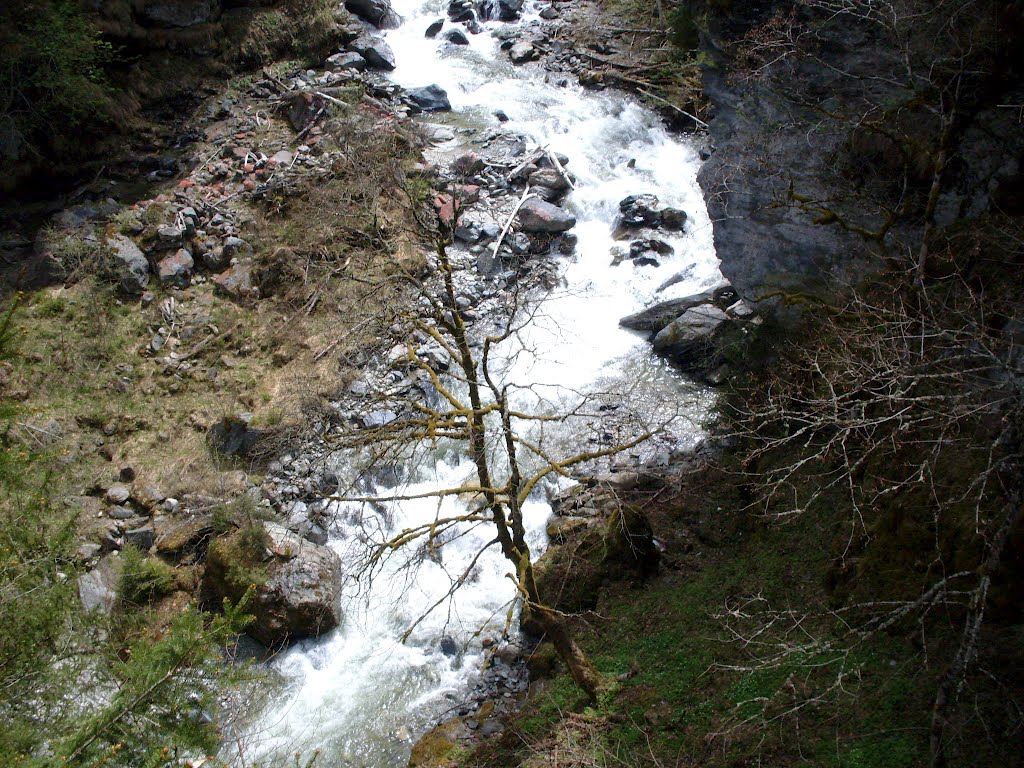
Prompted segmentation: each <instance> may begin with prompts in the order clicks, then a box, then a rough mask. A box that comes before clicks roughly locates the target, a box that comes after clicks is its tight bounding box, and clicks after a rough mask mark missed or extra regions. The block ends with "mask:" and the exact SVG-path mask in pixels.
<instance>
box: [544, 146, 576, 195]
mask: <svg viewBox="0 0 1024 768" xmlns="http://www.w3.org/2000/svg"><path fill="white" fill-rule="evenodd" d="M544 154H545V156H546V157H547V158H548V162H549V163H551V167H552V168H554V169H555V170H556V171H558V173H559V174H560V175H561V177H562V178H563V179H565V183H566V184H568V185H569V189H576V185H575V184H573V183H572V179H570V178H569V174H568V173H566V172H565V168H563V167H562V164H561V163H560V162H558V158H557V157H555V153H554V152H552V151H551V150H550V149H545V150H544Z"/></svg>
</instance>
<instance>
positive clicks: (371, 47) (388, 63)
mask: <svg viewBox="0 0 1024 768" xmlns="http://www.w3.org/2000/svg"><path fill="white" fill-rule="evenodd" d="M349 48H350V49H351V50H353V51H355V52H356V53H358V54H359V55H360V56H362V57H363V58H364V59H365V60H366V66H368V67H369V68H370V69H383V70H386V71H389V72H390V71H391V70H393V69H394V68H395V52H394V51H392V50H391V46H390V45H388V44H387V43H386V42H384V39H383V38H380V37H375V36H372V35H360V36H359V37H357V38H356V39H355V40H354V41H353V42H352V44H351V45H349Z"/></svg>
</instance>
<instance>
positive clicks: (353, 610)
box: [235, 0, 722, 768]
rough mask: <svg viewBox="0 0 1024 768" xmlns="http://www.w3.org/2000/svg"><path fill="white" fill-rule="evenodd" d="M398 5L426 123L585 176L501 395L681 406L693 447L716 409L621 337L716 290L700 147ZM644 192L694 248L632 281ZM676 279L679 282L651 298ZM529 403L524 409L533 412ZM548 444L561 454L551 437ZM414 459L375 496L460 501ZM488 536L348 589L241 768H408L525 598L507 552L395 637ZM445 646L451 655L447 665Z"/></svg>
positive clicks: (344, 522)
mask: <svg viewBox="0 0 1024 768" xmlns="http://www.w3.org/2000/svg"><path fill="white" fill-rule="evenodd" d="M393 5H394V7H395V10H396V11H397V12H398V13H399V14H400V15H401V16H402V17H403V24H402V25H401V27H400V28H398V29H395V30H390V31H388V32H387V33H386V37H387V41H388V43H389V44H390V45H391V47H392V49H393V50H394V52H395V56H396V60H397V68H396V69H395V71H394V72H393V73H391V74H392V79H393V80H394V82H395V83H397V84H399V85H402V86H405V87H417V86H424V85H430V84H438V85H440V86H441V87H442V88H444V89H445V91H447V93H448V96H449V99H450V101H451V103H452V107H453V113H452V114H451V115H449V116H440V117H439V116H437V115H432V116H430V117H429V118H428V121H432V122H446V121H447V122H449V123H451V124H452V125H459V126H464V125H467V124H468V125H471V126H473V127H475V128H478V129H482V130H495V129H497V128H498V127H499V123H498V120H497V119H496V117H495V116H494V113H495V112H496V111H497V110H501V111H503V112H504V113H505V114H506V115H507V116H508V117H509V121H508V122H507V123H505V124H504V125H502V126H501V128H502V129H503V130H505V131H508V132H514V133H517V134H520V135H522V136H524V137H525V138H526V143H527V146H528V147H533V146H547V147H548V148H550V149H551V150H554V151H557V152H561V153H563V154H565V155H567V156H568V157H569V163H568V166H567V167H568V169H569V170H570V171H571V172H572V173H573V174H574V175H575V177H576V186H577V189H576V190H575V191H574V192H573V193H571V194H570V196H569V198H568V200H567V201H566V202H565V203H564V206H565V207H566V208H568V209H569V210H571V211H572V213H573V214H574V215H575V216H576V217H577V221H578V223H577V226H576V227H575V229H574V230H573V232H574V233H575V234H576V235H578V237H579V241H578V245H577V248H576V253H575V255H574V256H572V257H559V258H560V259H561V262H562V264H561V275H562V277H563V280H564V286H565V287H564V289H563V290H560V291H558V292H557V293H555V294H553V295H552V296H551V297H550V298H549V299H547V300H546V301H545V305H544V311H543V312H541V313H538V315H537V316H536V317H535V318H534V320H533V321H532V322H531V324H530V325H529V326H528V328H527V329H526V331H525V333H524V334H522V336H521V338H520V339H519V341H518V344H519V345H520V346H518V347H516V349H515V350H514V352H516V353H517V354H513V353H511V352H510V353H509V355H508V358H507V360H506V363H505V364H504V369H503V371H502V375H503V377H504V379H505V380H506V381H514V382H520V383H530V384H539V385H547V387H546V391H547V392H548V394H547V395H546V396H545V397H547V398H548V399H553V400H555V401H558V400H564V401H566V402H568V401H570V400H572V399H573V398H576V397H578V396H579V395H578V394H577V393H578V392H585V391H593V390H601V391H612V392H617V393H619V395H620V396H621V397H622V398H623V399H626V400H628V402H629V404H630V406H631V407H632V408H634V409H636V410H639V411H643V412H647V413H648V414H649V415H650V416H651V418H657V415H658V413H657V412H658V411H659V409H662V410H663V409H664V408H665V407H666V406H667V405H670V404H674V403H679V402H683V403H685V407H684V408H683V409H682V412H681V413H680V416H679V418H677V419H676V422H675V423H674V424H673V425H672V429H671V431H672V432H673V433H674V438H675V443H676V444H677V445H679V446H681V447H686V446H687V445H692V443H693V442H694V441H695V440H696V439H697V437H698V436H699V426H697V424H699V421H700V419H701V417H702V415H703V414H705V413H706V412H707V409H708V407H709V405H708V404H709V399H708V395H707V394H706V393H705V392H703V391H702V390H701V389H700V388H697V387H695V386H694V385H692V384H691V383H689V382H687V381H686V380H684V379H683V378H682V377H680V376H679V375H677V374H676V373H674V372H673V371H672V370H671V368H670V367H668V366H667V365H666V364H665V363H663V362H662V361H660V360H659V359H658V358H656V357H655V356H654V355H653V354H652V353H651V350H650V345H649V344H648V343H647V341H646V340H645V339H644V338H642V337H641V336H639V335H637V334H634V333H630V332H628V331H624V330H622V329H620V328H619V326H618V322H617V321H618V319H619V318H620V317H622V316H623V315H626V314H629V313H631V312H635V311H636V310H637V309H639V308H642V307H643V306H645V305H647V304H650V303H653V302H654V301H658V300H663V299H668V298H673V297H677V296H685V295H689V294H693V293H697V292H699V291H701V290H704V289H706V288H709V287H714V286H716V285H718V284H720V283H721V282H722V278H721V274H720V273H719V270H718V260H717V258H716V256H715V252H714V247H713V242H712V231H711V224H710V221H709V219H708V215H707V210H706V207H705V204H704V200H703V198H702V196H701V191H700V189H699V188H698V186H697V181H696V174H697V170H698V167H699V165H700V159H699V156H698V150H697V146H696V145H695V144H694V143H693V141H692V140H691V139H690V138H688V137H685V136H677V135H672V134H670V133H669V132H667V131H666V130H665V129H664V128H663V127H662V125H661V122H660V120H659V118H658V116H657V115H656V114H655V113H653V112H652V111H650V110H649V109H647V108H646V107H645V106H643V105H641V104H640V103H638V102H637V101H636V100H634V99H633V98H631V97H629V96H626V95H623V94H620V93H616V92H612V91H604V92H591V91H586V90H584V89H582V88H581V87H579V86H578V85H576V84H575V83H569V84H566V85H564V86H560V85H559V84H557V83H556V82H549V81H548V79H546V78H545V74H546V73H545V71H544V70H543V69H542V68H541V66H540V65H538V64H528V65H524V66H521V67H516V66H513V65H512V64H511V63H510V62H509V60H508V57H507V55H506V54H505V53H504V52H502V51H500V50H499V40H497V39H496V38H495V37H493V36H492V35H491V34H489V32H491V31H492V30H494V29H497V28H499V27H502V26H505V25H503V24H500V23H496V22H488V23H486V24H485V26H486V27H487V30H486V31H485V32H484V33H483V34H478V35H470V36H469V37H470V45H468V46H454V45H450V44H446V43H445V42H444V41H443V40H441V39H440V38H439V39H428V38H426V37H425V36H424V30H425V29H426V27H427V26H428V25H429V24H430V23H431V22H433V21H434V20H436V19H438V18H442V17H444V16H445V13H444V10H445V7H446V5H447V4H446V3H443V2H441V1H440V0H394V2H393ZM536 11H537V8H536V7H535V6H534V5H533V4H532V3H531V2H528V3H527V7H526V8H525V9H524V18H523V21H521V22H518V23H520V24H526V23H528V22H529V21H530V20H531V19H536V18H537V17H536ZM446 28H448V27H447V25H446ZM457 141H458V140H457V139H456V140H452V142H451V143H453V144H454V143H455V142H457ZM647 192H650V193H654V194H656V195H657V196H658V197H659V199H660V201H661V204H662V205H663V206H672V207H676V208H681V209H683V210H685V211H686V212H687V214H688V217H689V218H688V222H687V225H686V228H685V231H684V232H681V233H676V234H675V235H674V236H673V235H672V234H670V233H664V232H663V233H660V234H659V237H660V238H662V239H664V240H666V241H668V242H669V243H670V244H671V245H672V246H673V248H674V254H673V255H671V256H669V257H667V258H666V259H664V260H663V263H662V265H661V266H660V267H657V268H654V267H636V266H633V265H632V264H631V263H630V262H629V261H628V260H627V261H625V262H623V263H622V264H620V265H619V266H611V257H610V255H609V250H610V248H611V247H612V246H613V245H614V244H615V242H616V241H615V240H614V239H613V238H612V229H613V226H614V220H615V217H616V215H617V213H618V201H619V200H621V199H622V198H624V197H626V196H627V195H631V194H637V193H647ZM537 258H549V257H537ZM677 273H682V274H684V275H685V279H683V280H681V281H680V282H678V283H677V284H676V285H674V286H672V288H670V289H668V290H666V291H662V292H661V293H658V294H656V293H655V291H656V289H657V288H658V286H659V285H661V284H662V283H663V282H664V281H665V280H666V279H667V278H669V277H670V276H672V275H674V274H677ZM528 392H529V390H524V394H523V395H522V397H525V398H527V399H528V398H529V397H530V395H529V394H528ZM551 392H555V393H556V394H555V395H554V396H552V395H551V394H550V393H551ZM526 405H527V406H528V405H530V404H529V403H526ZM672 407H673V408H674V407H675V406H674V405H673V406H672ZM550 429H551V428H549V430H550ZM548 437H549V438H553V439H554V440H555V442H556V443H557V442H558V439H559V436H558V435H557V434H555V435H549V436H548ZM578 437H579V436H578V435H574V434H566V435H562V436H561V440H562V441H563V442H565V443H568V444H570V445H571V444H572V443H573V442H574V441H575V440H577V439H578ZM414 456H415V461H410V462H409V463H408V465H407V467H406V471H405V473H404V477H403V481H402V482H401V483H399V484H398V485H397V486H393V487H392V488H389V487H386V486H385V485H384V484H383V483H379V484H378V485H377V486H376V488H375V492H376V493H377V494H379V495H381V496H387V495H388V494H390V493H401V494H403V495H410V494H415V493H417V492H421V491H429V490H430V489H433V488H443V487H452V486H458V485H459V484H461V483H462V482H463V481H464V480H465V479H466V478H467V477H469V476H471V475H472V474H473V467H472V465H471V464H470V463H469V461H468V459H467V458H466V457H465V456H464V455H460V453H459V451H458V450H456V449H455V448H453V447H452V446H448V447H445V448H438V449H437V450H428V449H420V450H418V451H416V452H415V454H414ZM338 463H339V472H344V473H348V474H349V475H355V474H358V472H359V469H360V467H359V466H358V457H356V456H341V457H339V459H338ZM547 490H548V491H550V490H551V488H550V487H548V488H547ZM459 503H460V502H458V501H457V500H456V499H455V498H454V497H451V498H448V499H446V500H445V501H444V503H443V505H442V507H441V511H442V513H444V512H446V511H452V510H454V509H455V508H456V507H457V505H458V504H459ZM438 511H439V508H438V502H437V500H434V499H424V500H418V501H415V502H409V501H403V502H393V503H387V504H382V505H377V508H376V511H373V510H367V509H361V508H359V506H358V505H343V504H338V505H337V513H338V514H337V520H336V524H335V525H334V527H333V528H332V530H331V541H330V546H332V547H333V548H335V549H336V551H338V553H339V554H340V555H341V557H342V558H343V562H346V563H348V564H349V565H350V566H351V565H352V564H353V562H355V561H356V560H357V559H358V558H359V557H360V556H361V552H359V551H358V550H359V547H360V544H359V541H360V539H361V536H362V534H363V533H364V531H365V524H366V520H367V517H368V516H370V515H373V516H374V517H375V519H376V520H377V521H378V523H377V524H378V525H379V526H380V529H381V530H380V531H379V534H380V535H381V536H385V535H387V534H389V533H395V532H397V531H400V530H402V529H404V528H406V527H408V526H409V525H412V524H416V523H417V522H422V521H424V520H430V519H432V518H433V517H434V516H435V515H436V514H438ZM549 515H550V507H549V506H548V504H547V502H546V501H545V496H544V494H543V493H538V494H537V498H536V499H535V500H532V501H531V502H530V505H529V510H528V519H527V523H528V526H529V530H530V532H531V533H530V537H531V546H532V547H533V548H534V550H535V552H540V551H542V550H543V547H544V523H545V521H546V519H547V518H548V516H549ZM489 534H490V531H489V530H487V528H486V527H477V528H475V529H471V530H467V531H466V532H465V533H464V535H463V536H461V537H460V538H458V539H456V540H455V541H452V542H450V543H448V544H446V545H445V546H444V547H443V549H442V550H441V552H440V554H439V555H437V556H435V557H433V558H431V557H423V558H420V557H417V556H416V553H415V552H410V553H409V554H408V555H407V556H406V555H403V556H401V557H399V558H397V559H395V560H394V561H393V562H389V563H387V564H386V565H385V566H384V569H383V571H382V572H380V573H378V574H377V576H376V578H374V579H372V580H367V579H356V578H351V579H349V580H348V582H350V583H348V582H347V583H346V585H345V592H344V594H345V596H344V599H343V615H344V619H343V624H342V626H341V627H339V628H338V629H337V630H335V631H333V632H331V633H329V634H327V635H325V636H323V637H321V638H319V639H318V640H316V641H304V642H300V643H298V644H296V645H294V646H292V647H291V648H289V649H288V650H287V651H286V652H284V653H282V654H281V655H279V656H278V657H277V658H276V659H275V660H274V661H273V662H271V664H272V666H273V668H274V669H275V670H276V671H277V672H278V673H279V674H280V676H281V677H282V678H283V680H284V681H285V682H284V684H283V686H282V688H281V690H280V691H278V692H276V693H275V696H274V700H273V701H272V702H271V703H270V704H269V705H268V706H267V707H266V708H265V710H264V711H262V712H260V713H258V714H255V713H254V718H253V721H252V722H251V723H250V725H249V731H248V732H247V733H246V734H243V735H242V737H240V738H239V740H238V743H244V744H245V748H244V750H243V752H244V754H243V755H242V756H241V758H239V760H240V761H241V759H242V758H244V760H245V761H251V760H253V759H254V758H256V759H258V760H259V761H260V764H261V765H263V764H284V763H285V762H286V761H288V764H293V763H291V762H290V761H291V758H290V757H289V755H293V754H294V753H296V752H301V753H303V754H306V755H308V754H311V753H312V751H313V750H314V749H318V750H320V753H321V757H320V759H319V760H318V761H317V762H316V765H324V766H340V765H357V766H372V767H374V768H377V767H378V766H400V765H404V764H405V763H406V761H407V760H408V756H409V749H410V745H411V743H412V740H413V739H414V738H416V737H417V736H418V735H420V734H421V733H422V732H423V731H424V730H425V729H426V728H428V727H430V725H431V724H432V723H433V722H435V721H436V719H437V718H438V717H439V716H441V715H442V714H443V713H445V712H446V711H448V710H450V709H451V708H452V707H453V702H458V701H460V700H461V697H463V696H465V694H466V692H467V691H468V690H469V688H470V686H471V685H472V684H473V683H474V682H475V681H476V680H477V679H478V677H479V672H480V668H481V665H482V663H483V659H484V651H483V649H482V646H481V639H482V638H483V637H490V638H493V639H497V638H499V637H500V636H501V634H502V629H503V627H504V624H505V618H506V611H507V607H508V605H509V603H510V601H511V600H512V598H513V597H514V594H515V591H514V588H513V585H512V583H511V582H510V581H509V580H508V579H506V578H505V574H506V572H508V570H509V566H508V563H507V562H506V561H505V560H504V559H503V558H502V556H501V554H500V552H498V551H497V549H495V548H492V549H490V550H488V552H487V553H486V555H485V557H484V558H482V559H481V561H480V562H479V563H478V565H477V567H476V569H475V571H474V577H473V578H472V579H471V580H470V581H469V582H467V583H466V584H465V585H463V586H462V587H461V588H460V589H459V590H458V591H457V592H456V593H455V597H454V599H453V600H452V601H451V602H450V603H444V604H442V605H441V607H440V608H438V609H437V610H435V611H434V612H433V613H431V614H430V616H429V617H428V618H427V619H426V620H424V621H422V622H421V623H419V624H418V625H416V628H415V630H414V631H413V632H412V633H411V635H410V636H409V638H408V641H407V642H405V643H402V642H401V635H402V634H403V632H404V631H405V630H406V629H408V628H409V626H410V625H411V624H412V623H413V622H414V621H415V620H416V619H417V618H418V617H419V616H420V614H421V613H422V611H423V610H424V608H425V607H427V606H429V605H431V604H433V603H434V602H435V601H436V600H437V599H438V598H439V597H441V596H443V595H444V594H445V593H446V592H447V590H448V588H449V585H450V584H451V580H452V579H453V578H455V576H456V575H457V574H459V573H460V572H461V570H462V569H463V568H465V567H466V565H468V563H469V562H470V560H471V558H472V557H473V556H474V555H475V553H476V552H477V550H478V549H479V547H480V546H481V545H482V544H484V543H486V542H487V541H488V540H489V539H490V538H491V535H489ZM347 570H348V569H347ZM481 629H483V631H481ZM442 638H449V640H448V641H446V642H447V644H448V646H449V647H448V648H446V649H445V650H448V651H449V654H446V653H445V652H444V651H443V650H442V648H441V645H442V642H441V641H442ZM452 640H453V641H454V644H455V645H456V646H457V647H458V652H457V653H456V654H454V655H452V654H451V653H450V652H451V647H450V646H451V641H452ZM235 757H236V758H237V757H239V756H238V755H236V756H235Z"/></svg>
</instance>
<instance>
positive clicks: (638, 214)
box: [619, 195, 661, 227]
mask: <svg viewBox="0 0 1024 768" xmlns="http://www.w3.org/2000/svg"><path fill="white" fill-rule="evenodd" d="M619 212H620V213H621V214H622V223H623V225H625V226H627V227H656V226H658V224H659V223H660V221H661V214H660V213H658V198H657V196H656V195H630V196H629V197H626V198H624V199H623V200H621V201H620V202H619Z"/></svg>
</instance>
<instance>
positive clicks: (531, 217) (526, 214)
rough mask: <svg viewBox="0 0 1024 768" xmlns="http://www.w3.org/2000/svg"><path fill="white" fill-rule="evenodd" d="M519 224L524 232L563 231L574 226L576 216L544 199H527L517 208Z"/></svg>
mask: <svg viewBox="0 0 1024 768" xmlns="http://www.w3.org/2000/svg"><path fill="white" fill-rule="evenodd" d="M519 224H520V226H521V227H522V229H523V231H524V232H546V233H558V232H565V231H566V230H569V229H572V228H573V227H575V226H576V217H575V216H573V215H572V214H569V213H566V212H565V211H564V210H562V209H561V208H559V207H558V206H557V205H552V204H551V203H548V202H545V201H544V200H537V199H532V200H527V201H526V202H525V203H523V205H522V207H521V208H520V209H519Z"/></svg>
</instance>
